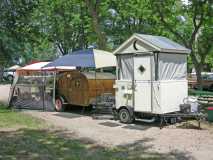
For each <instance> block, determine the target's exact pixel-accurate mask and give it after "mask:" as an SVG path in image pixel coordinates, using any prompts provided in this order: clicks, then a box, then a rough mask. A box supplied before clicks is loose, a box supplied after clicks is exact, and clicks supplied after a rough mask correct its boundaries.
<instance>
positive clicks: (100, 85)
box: [55, 70, 116, 111]
mask: <svg viewBox="0 0 213 160" xmlns="http://www.w3.org/2000/svg"><path fill="white" fill-rule="evenodd" d="M115 79H116V77H115V75H113V74H111V73H102V72H97V73H96V72H93V71H90V72H80V71H78V70H73V71H69V72H61V73H59V74H58V75H57V80H56V98H55V99H56V100H55V109H56V111H62V110H63V108H64V107H63V105H64V104H72V105H77V106H84V107H88V106H91V105H94V104H95V103H97V100H100V98H101V97H104V96H107V97H108V98H111V97H113V96H114V95H115V91H114V89H113V84H114V83H115Z"/></svg>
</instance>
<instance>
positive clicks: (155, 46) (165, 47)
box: [114, 34, 191, 54]
mask: <svg viewBox="0 0 213 160" xmlns="http://www.w3.org/2000/svg"><path fill="white" fill-rule="evenodd" d="M137 41H139V42H141V43H143V44H144V45H145V48H146V50H148V51H158V52H166V53H183V54H189V53H190V52H191V50H190V49H187V48H186V47H184V46H182V45H180V44H178V43H176V42H174V41H172V40H170V39H168V38H166V37H163V36H153V35H146V34H133V35H132V37H130V38H129V39H128V40H126V41H125V42H124V43H123V44H122V45H121V46H120V47H118V48H117V49H116V50H115V51H114V54H119V53H121V52H122V50H123V49H126V48H128V46H130V45H133V48H136V44H137ZM137 45H139V43H138V44H137ZM135 52H139V51H137V48H136V49H135Z"/></svg>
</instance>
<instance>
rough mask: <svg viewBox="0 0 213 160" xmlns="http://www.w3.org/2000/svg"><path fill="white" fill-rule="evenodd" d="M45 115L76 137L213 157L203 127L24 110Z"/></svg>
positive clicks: (0, 91)
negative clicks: (185, 127) (130, 121)
mask: <svg viewBox="0 0 213 160" xmlns="http://www.w3.org/2000/svg"><path fill="white" fill-rule="evenodd" d="M9 87H10V86H9V85H3V86H0V101H3V102H7V99H8V93H9ZM24 113H26V114H30V115H32V116H35V117H38V118H41V119H44V120H45V121H47V122H49V123H50V124H53V125H54V126H55V127H58V128H62V129H66V130H67V131H68V133H72V134H73V133H74V135H76V138H87V139H88V138H89V139H90V140H91V141H94V142H95V143H96V144H99V145H102V146H106V147H115V146H129V147H132V146H139V147H141V148H142V147H145V148H148V150H150V151H155V152H158V153H165V154H173V153H174V154H176V155H177V154H179V156H178V158H177V159H178V160H179V159H192V160H200V159H202V160H213V154H212V151H213V132H212V130H207V129H202V130H197V129H181V128H177V127H175V126H169V127H165V128H163V129H159V127H157V126H153V125H150V124H144V123H141V122H137V123H136V124H131V125H125V124H121V123H119V122H118V121H114V120H94V119H92V117H90V116H83V115H80V114H75V113H57V112H39V111H24Z"/></svg>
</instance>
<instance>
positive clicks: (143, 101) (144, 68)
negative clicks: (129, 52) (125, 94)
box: [134, 56, 152, 112]
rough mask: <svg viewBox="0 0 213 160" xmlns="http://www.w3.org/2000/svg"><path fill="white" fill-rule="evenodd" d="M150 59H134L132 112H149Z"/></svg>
mask: <svg viewBox="0 0 213 160" xmlns="http://www.w3.org/2000/svg"><path fill="white" fill-rule="evenodd" d="M151 70H152V67H151V57H150V56H136V57H134V82H135V90H134V110H135V111H136V112H151Z"/></svg>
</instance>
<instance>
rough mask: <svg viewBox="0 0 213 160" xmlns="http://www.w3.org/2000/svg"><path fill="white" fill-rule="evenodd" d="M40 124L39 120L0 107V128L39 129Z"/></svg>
mask: <svg viewBox="0 0 213 160" xmlns="http://www.w3.org/2000/svg"><path fill="white" fill-rule="evenodd" d="M42 124H43V123H42V122H41V120H39V119H36V118H33V117H31V116H29V115H25V114H23V113H20V112H16V111H12V110H9V109H7V108H6V107H4V106H0V128H12V127H22V128H23V127H25V128H40V127H42Z"/></svg>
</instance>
